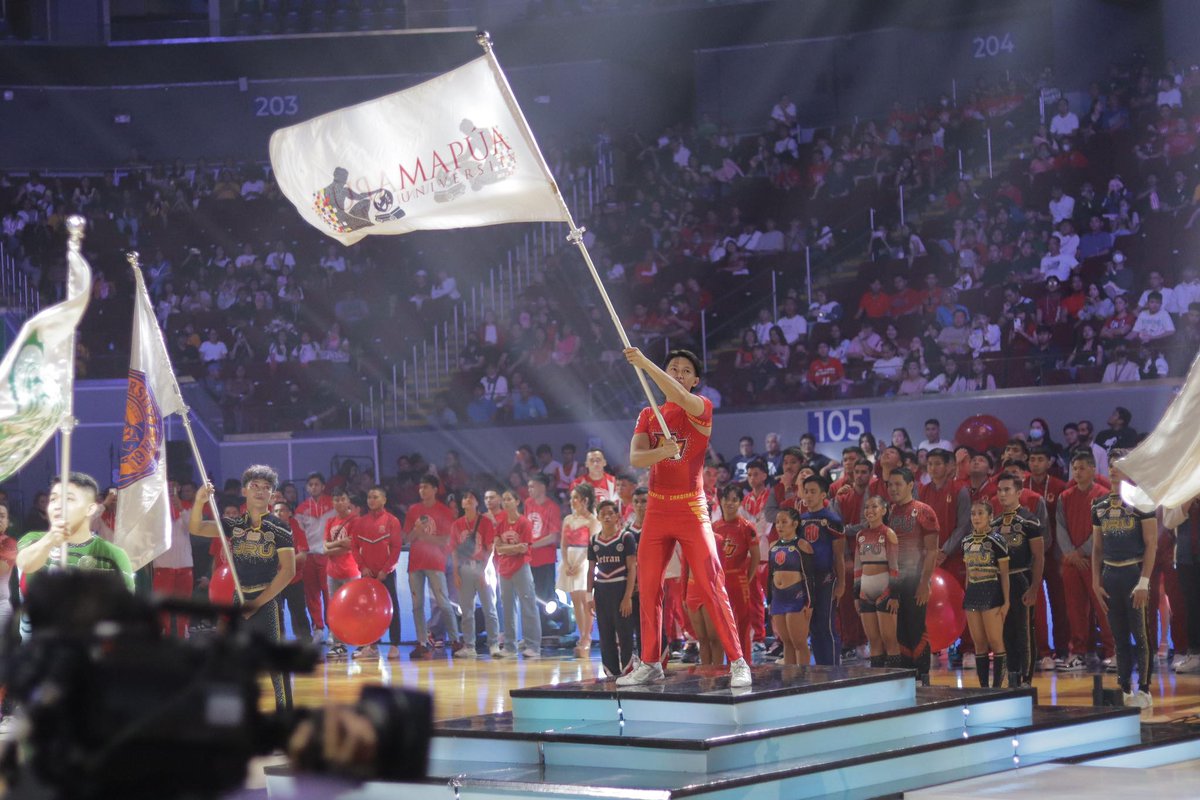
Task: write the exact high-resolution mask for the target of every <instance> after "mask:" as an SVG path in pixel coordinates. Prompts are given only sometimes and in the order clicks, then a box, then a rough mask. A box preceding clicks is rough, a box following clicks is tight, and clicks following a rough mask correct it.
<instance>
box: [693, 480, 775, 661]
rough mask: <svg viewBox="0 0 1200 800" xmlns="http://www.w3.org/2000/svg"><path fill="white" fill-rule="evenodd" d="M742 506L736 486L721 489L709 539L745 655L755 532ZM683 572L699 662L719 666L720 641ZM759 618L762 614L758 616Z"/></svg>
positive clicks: (696, 587) (755, 554)
mask: <svg viewBox="0 0 1200 800" xmlns="http://www.w3.org/2000/svg"><path fill="white" fill-rule="evenodd" d="M741 507H742V491H741V489H740V488H739V487H738V486H737V484H730V485H728V486H726V487H725V488H724V489H722V490H721V516H720V518H719V519H718V520H717V521H716V522H714V523H713V526H712V529H713V536H715V537H716V540H717V549H718V552H720V554H721V566H722V568H723V569H724V571H725V591H726V593H727V594H728V595H729V605H730V606H731V607H732V608H733V618H734V620H735V621H736V622H737V630H738V633H739V634H740V635H741V640H742V652H745V653H749V652H750V646H751V641H750V639H751V625H750V615H751V609H752V608H753V605H752V600H751V592H750V583H751V581H752V580H753V579H754V578H755V575H756V573H757V571H758V544H757V542H756V540H757V538H758V532H757V531H756V530H755V527H754V526H753V525H751V524H750V523H749V522H747V521H746V519H745V518H744V517H743V516H741V515H740V514H739V513H738V512H739V511H740V510H741ZM685 571H686V572H687V606H688V613H689V614H690V615H691V617H692V626H693V627H695V628H696V640H697V641H698V642H699V644H700V663H701V664H719V663H721V658H722V655H723V654H722V652H721V650H720V643H721V640H720V639H719V638H718V637H717V634H716V629H715V627H714V626H713V624H712V618H711V617H710V616H709V613H708V609H706V608H705V607H704V601H703V598H702V597H701V591H700V584H699V583H698V582H697V581H696V580H695V576H693V575H692V574H691V572H690V571H688V570H687V569H686V566H685ZM757 616H758V617H760V618H761V617H762V614H758V615H757Z"/></svg>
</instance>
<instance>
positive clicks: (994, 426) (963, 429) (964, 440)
mask: <svg viewBox="0 0 1200 800" xmlns="http://www.w3.org/2000/svg"><path fill="white" fill-rule="evenodd" d="M954 441H955V442H957V443H958V444H960V445H962V444H965V445H966V446H967V447H970V448H971V449H972V450H978V451H979V452H981V453H982V452H983V451H984V450H1003V449H1004V445H1005V444H1007V443H1008V428H1006V427H1005V426H1004V423H1003V422H1001V421H1000V420H998V419H996V418H995V417H993V416H992V415H991V414H976V415H975V416H973V417H967V418H966V419H965V420H963V422H962V424H961V425H959V426H958V431H956V432H955V434H954Z"/></svg>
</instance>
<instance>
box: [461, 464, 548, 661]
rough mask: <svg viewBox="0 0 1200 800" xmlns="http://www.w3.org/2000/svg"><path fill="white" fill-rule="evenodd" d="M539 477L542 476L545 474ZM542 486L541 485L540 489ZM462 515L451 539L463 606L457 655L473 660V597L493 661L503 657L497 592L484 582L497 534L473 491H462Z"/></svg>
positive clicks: (475, 652) (474, 655)
mask: <svg viewBox="0 0 1200 800" xmlns="http://www.w3.org/2000/svg"><path fill="white" fill-rule="evenodd" d="M541 477H545V476H544V475H543V476H541ZM544 489H545V486H544V484H543V490H544ZM461 502H462V509H463V515H462V516H461V517H459V518H458V519H456V520H455V521H454V525H453V526H452V527H451V529H450V531H451V533H450V539H451V541H452V542H453V546H454V549H452V550H451V551H450V557H451V559H452V560H453V561H454V585H455V586H457V587H458V602H459V605H460V606H461V607H462V611H463V619H462V633H463V643H464V644H465V647H464V648H463V649H462V650H461V651H459V652H458V653H457V655H458V656H460V657H463V658H475V657H476V656H477V655H478V654H479V653H478V651H477V650H476V649H475V598H476V597H478V598H479V605H480V606H481V607H482V608H483V625H484V628H485V630H486V631H487V646H488V648H489V652H490V653H491V656H492V658H500V657H501V656H503V655H504V653H503V651H502V650H501V649H500V619H499V617H497V616H496V593H495V592H493V591H492V587H491V586H489V585H488V582H487V577H486V573H487V566H488V561H489V560H490V559H491V556H492V543H493V540H494V539H495V538H496V532H495V530H494V529H493V527H492V521H491V520H490V519H488V518H487V517H485V516H484V515H483V514H480V513H479V495H477V494H476V493H475V490H474V489H464V490H463V494H462V501H461Z"/></svg>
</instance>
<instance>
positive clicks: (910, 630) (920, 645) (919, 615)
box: [888, 467, 939, 683]
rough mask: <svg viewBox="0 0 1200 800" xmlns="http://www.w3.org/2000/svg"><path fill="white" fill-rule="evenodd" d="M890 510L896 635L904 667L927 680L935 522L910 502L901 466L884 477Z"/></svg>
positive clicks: (909, 475) (924, 507) (926, 508)
mask: <svg viewBox="0 0 1200 800" xmlns="http://www.w3.org/2000/svg"><path fill="white" fill-rule="evenodd" d="M888 494H890V495H891V498H892V503H893V505H892V509H891V512H890V513H889V514H888V526H889V527H890V528H891V529H892V530H893V531H895V532H896V538H897V539H898V540H899V549H898V550H897V553H898V564H899V568H900V579H899V583H898V584H897V587H898V592H897V597H898V598H899V600H900V611H899V616H898V617H897V620H896V634H897V638H899V639H900V655H901V657H902V658H903V659H904V665H905V666H912V667H916V670H917V679H918V680H920V681H922V682H924V683H928V680H929V637H928V635H927V634H926V632H925V605H926V604H927V603H928V602H929V581H930V579H931V578H932V577H933V565H934V560H935V559H936V557H937V552H938V549H937V543H938V535H939V530H938V519H937V515H936V514H934V513H933V509H932V508H930V507H929V506H927V505H925V504H924V503H922V502H921V501H920V500H914V499H913V475H912V473H911V472H910V471H908V470H907V469H905V468H904V467H901V468H899V469H896V470H893V471H892V474H891V476H890V477H889V478H888Z"/></svg>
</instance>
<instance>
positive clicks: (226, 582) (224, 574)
mask: <svg viewBox="0 0 1200 800" xmlns="http://www.w3.org/2000/svg"><path fill="white" fill-rule="evenodd" d="M208 600H209V602H210V603H214V604H216V605H219V606H229V605H233V573H232V572H230V571H229V565H228V564H222V565H221V566H219V567H217V569H216V570H215V571H214V572H213V574H212V578H210V579H209V581H208Z"/></svg>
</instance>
